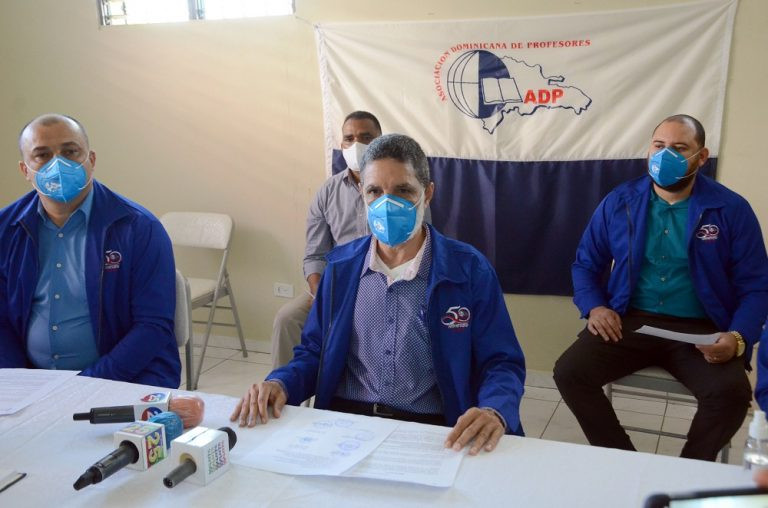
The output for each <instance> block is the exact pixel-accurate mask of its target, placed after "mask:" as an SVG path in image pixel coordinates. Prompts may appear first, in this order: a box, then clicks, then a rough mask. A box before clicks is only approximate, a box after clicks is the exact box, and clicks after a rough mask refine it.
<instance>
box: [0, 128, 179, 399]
mask: <svg viewBox="0 0 768 508" xmlns="http://www.w3.org/2000/svg"><path fill="white" fill-rule="evenodd" d="M19 149H20V151H21V156H22V161H20V162H19V167H20V169H21V173H22V174H23V175H24V178H25V179H27V180H28V181H29V182H30V183H31V185H32V187H33V188H34V190H33V191H32V192H30V193H29V194H27V195H25V196H23V197H22V198H21V199H19V200H18V201H16V202H15V203H12V204H11V205H10V206H8V207H6V208H5V209H3V210H0V368H4V367H29V368H41V369H66V370H79V371H81V372H80V374H81V375H84V376H92V377H100V378H105V379H114V380H118V381H129V382H133V383H142V384H148V385H155V386H164V387H168V388H177V387H178V386H179V378H180V374H181V362H180V361H179V351H178V348H177V346H176V340H175V338H174V333H173V320H174V309H175V302H176V299H175V268H174V262H173V251H172V249H171V242H170V239H169V238H168V235H167V234H166V233H165V230H164V229H163V227H162V226H161V225H160V222H159V221H158V220H157V219H156V218H155V217H154V216H152V214H151V213H149V212H148V211H147V210H145V209H144V208H142V207H140V206H139V205H137V204H136V203H133V202H132V201H129V200H127V199H125V198H123V197H122V196H119V195H117V194H115V193H113V192H112V191H110V190H109V189H107V188H106V187H105V186H104V185H101V184H100V183H98V182H96V181H95V180H93V170H94V165H95V163H96V154H95V153H94V152H93V151H91V150H90V148H89V143H88V137H87V135H86V133H85V129H83V126H82V125H81V124H80V123H79V122H78V121H77V120H75V119H74V118H71V117H68V116H64V115H58V114H46V115H42V116H40V117H37V118H35V119H34V120H32V121H31V122H30V123H29V124H27V125H26V126H25V127H24V129H23V130H22V132H21V135H20V137H19Z"/></svg>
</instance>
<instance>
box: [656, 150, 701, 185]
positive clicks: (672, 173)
mask: <svg viewBox="0 0 768 508" xmlns="http://www.w3.org/2000/svg"><path fill="white" fill-rule="evenodd" d="M700 151H701V150H699V152H700ZM699 152H696V153H695V154H693V155H691V157H695V156H696V155H697V154H698V153H699ZM691 157H688V158H687V159H686V158H685V157H683V156H682V154H681V153H680V152H678V151H677V150H675V149H674V148H669V147H667V148H662V149H661V150H659V151H658V152H656V153H655V154H653V155H651V158H650V159H648V174H649V175H651V178H652V179H653V181H654V182H656V184H657V185H658V186H659V187H670V186H672V185H674V184H676V183H677V182H679V181H680V180H682V179H683V178H689V177H691V176H693V174H694V173H695V171H694V173H691V174H690V175H686V173H687V172H688V159H690V158H691ZM697 171H698V170H697Z"/></svg>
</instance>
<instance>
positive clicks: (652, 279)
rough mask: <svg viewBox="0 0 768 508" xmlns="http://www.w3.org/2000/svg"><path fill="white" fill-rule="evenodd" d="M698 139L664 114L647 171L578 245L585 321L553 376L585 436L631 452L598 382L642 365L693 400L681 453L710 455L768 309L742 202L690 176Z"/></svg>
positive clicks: (612, 198)
mask: <svg viewBox="0 0 768 508" xmlns="http://www.w3.org/2000/svg"><path fill="white" fill-rule="evenodd" d="M704 141H705V134H704V128H703V127H702V125H701V123H700V122H699V121H698V120H696V119H695V118H693V117H690V116H688V115H675V116H672V117H669V118H667V119H665V120H664V121H662V122H661V123H660V124H659V125H658V126H657V127H656V129H655V130H654V132H653V137H652V140H651V145H650V147H649V150H648V175H646V176H643V177H641V178H638V179H635V180H632V181H629V182H626V183H624V184H622V185H620V186H619V187H617V188H616V189H614V190H613V191H612V192H611V193H610V194H608V196H606V198H605V199H604V200H603V202H602V203H600V205H599V207H598V208H597V210H596V211H595V213H594V215H593V216H592V220H591V221H590V223H589V225H588V226H587V229H586V231H585V232H584V235H583V236H582V239H581V242H580V244H579V248H578V250H577V252H576V261H575V262H574V264H573V270H572V275H573V287H574V302H575V303H576V306H577V307H578V308H579V310H580V312H581V315H582V317H583V318H586V319H587V326H586V327H585V328H584V330H583V331H582V332H581V333H580V334H579V336H578V339H577V340H576V342H574V343H573V344H572V345H571V347H569V348H568V349H567V350H566V351H565V352H564V353H563V355H562V356H561V357H560V359H558V361H557V363H556V364H555V369H554V377H555V382H556V383H557V386H558V388H559V389H560V392H561V394H562V395H563V400H564V401H565V402H566V404H567V405H568V407H569V408H570V409H571V411H573V413H574V415H575V416H576V419H577V420H578V421H579V425H581V428H582V430H583V431H584V434H585V435H586V436H587V439H588V440H589V442H590V443H591V444H593V445H597V446H605V447H610V448H620V449H625V450H634V446H633V445H632V442H631V440H630V439H629V436H628V435H627V433H626V432H625V431H624V429H622V427H621V425H620V423H619V421H618V419H617V418H616V413H615V412H614V410H613V407H612V406H611V403H610V401H609V400H608V398H607V397H606V396H605V394H604V393H603V390H602V387H603V386H604V385H605V384H606V383H610V382H612V381H615V380H616V379H619V378H621V377H624V376H626V375H628V374H631V373H633V372H635V371H637V370H640V369H642V368H645V367H649V366H660V367H662V368H664V369H666V370H667V371H669V372H670V373H671V374H672V375H673V376H674V377H675V378H676V379H678V380H679V381H681V382H682V383H683V384H684V385H685V386H686V387H687V388H688V389H689V390H690V391H691V392H692V393H693V394H694V396H695V397H696V399H697V402H698V409H697V411H696V415H695V416H694V418H693V421H692V422H691V428H690V431H689V432H688V440H687V442H686V444H685V446H684V447H683V450H682V452H681V456H683V457H687V458H697V459H704V460H715V458H716V457H717V453H718V451H719V450H720V449H721V448H722V447H723V446H724V445H725V444H726V443H727V442H728V441H729V440H730V439H731V437H732V436H733V434H734V433H735V432H736V430H738V428H739V426H740V425H741V424H742V422H743V420H744V416H745V414H746V412H747V409H748V407H749V403H750V400H751V398H752V396H751V395H752V394H751V388H750V385H749V381H748V380H747V376H746V373H745V370H744V369H745V367H747V366H748V365H749V359H750V356H751V353H752V346H753V345H754V344H755V343H756V341H757V339H758V337H759V336H760V328H761V325H762V323H763V321H764V320H765V316H766V314H767V313H768V258H767V257H766V252H765V245H764V244H763V239H762V234H761V230H760V225H759V224H758V222H757V218H756V217H755V214H754V212H753V211H752V209H751V208H750V206H749V204H748V203H747V202H746V200H745V199H744V198H742V197H741V196H739V195H738V194H736V193H734V192H733V191H730V190H728V189H727V188H725V187H724V186H723V185H721V184H719V183H717V182H715V181H714V180H712V179H710V178H707V177H706V176H704V175H700V174H698V170H699V169H700V168H701V167H702V166H703V165H704V163H705V162H706V161H707V157H708V156H709V151H708V150H707V148H706V147H705V143H704ZM606 276H607V277H606ZM643 325H648V326H653V327H657V328H663V329H666V330H672V331H676V332H685V333H695V334H717V339H716V342H715V343H714V344H712V345H707V346H694V345H692V344H689V343H686V342H678V341H673V340H668V339H662V338H659V337H655V336H651V335H646V334H640V333H637V330H638V329H639V328H640V327H641V326H643Z"/></svg>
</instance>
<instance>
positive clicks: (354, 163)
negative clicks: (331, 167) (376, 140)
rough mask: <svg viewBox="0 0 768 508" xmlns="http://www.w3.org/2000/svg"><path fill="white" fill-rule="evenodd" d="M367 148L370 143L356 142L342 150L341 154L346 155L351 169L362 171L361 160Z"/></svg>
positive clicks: (345, 157) (345, 159)
mask: <svg viewBox="0 0 768 508" xmlns="http://www.w3.org/2000/svg"><path fill="white" fill-rule="evenodd" d="M366 148H368V145H365V144H363V143H357V142H355V143H353V144H352V146H350V147H349V148H344V149H342V150H341V154H342V155H343V156H344V161H345V162H346V163H347V167H348V168H349V169H351V170H352V171H360V162H361V161H362V160H363V153H364V152H365V149H366Z"/></svg>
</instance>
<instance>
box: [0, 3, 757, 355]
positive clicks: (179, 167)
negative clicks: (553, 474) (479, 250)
mask: <svg viewBox="0 0 768 508" xmlns="http://www.w3.org/2000/svg"><path fill="white" fill-rule="evenodd" d="M679 1H680V0H613V1H611V0H572V1H566V0H548V1H545V0H517V1H515V2H510V1H506V0H475V1H473V2H463V1H457V0H447V1H446V0H423V1H420V2H414V1H412V0H409V1H406V0H390V1H387V2H372V1H371V2H365V1H358V2H343V1H340V0H297V1H296V9H297V13H296V14H297V16H296V17H281V18H273V19H252V20H237V21H211V22H194V23H182V24H169V25H145V26H128V27H110V28H100V27H99V25H98V10H97V6H96V0H66V1H61V0H35V1H29V0H9V1H6V2H3V11H4V12H3V16H2V17H0V69H2V78H0V118H2V119H3V121H2V122H0V161H2V165H3V166H4V167H5V168H6V170H5V171H4V172H3V173H2V174H0V204H7V203H10V202H11V201H13V200H14V199H15V198H16V197H18V196H19V195H20V194H21V193H23V192H25V191H26V190H27V185H26V182H25V181H24V180H23V179H22V177H21V176H20V175H19V173H18V170H17V161H18V158H19V157H18V152H17V149H16V137H17V135H18V130H19V129H20V128H21V127H22V125H24V123H25V122H27V121H28V120H29V119H31V118H32V117H34V116H35V115H38V114H40V113H43V112H49V111H56V112H62V113H67V114H70V115H73V116H75V117H77V118H78V119H79V120H81V121H82V122H83V123H84V124H85V126H86V127H87V129H88V130H89V134H90V137H91V145H92V148H93V149H94V150H95V151H96V154H97V164H96V169H97V178H99V179H100V180H101V181H102V182H104V183H106V184H107V185H109V186H110V187H112V188H113V189H114V190H116V191H118V192H120V193H122V194H124V195H126V196H129V197H130V198H132V199H134V200H136V201H138V202H140V203H141V204H143V205H144V206H146V207H147V208H149V209H150V210H152V211H153V212H154V213H155V214H157V215H161V214H162V213H164V212H166V211H170V210H201V211H219V212H224V213H228V214H230V215H232V216H233V217H234V219H235V222H236V236H235V240H234V245H233V248H234V250H233V257H232V259H231V263H230V271H231V274H232V278H233V285H234V290H235V293H236V295H237V296H238V300H239V306H240V307H241V310H242V314H243V321H244V326H245V332H246V335H247V337H248V338H250V339H260V340H266V339H267V338H268V337H269V333H270V329H271V323H272V317H273V316H274V313H275V311H276V310H277V309H278V308H279V306H280V305H281V304H282V303H284V302H285V300H282V299H279V298H275V297H273V296H272V283H273V282H275V281H282V282H289V283H292V284H294V285H295V286H296V289H297V291H301V289H302V288H303V280H302V275H301V258H302V252H303V243H304V219H305V214H306V210H307V207H308V205H309V201H310V199H311V197H312V195H313V194H314V191H315V189H316V188H317V187H318V186H319V185H320V183H321V182H322V180H323V178H324V168H323V161H324V154H323V148H322V141H323V139H322V128H321V127H322V105H321V102H320V89H319V80H318V74H317V59H316V52H315V42H314V34H313V30H312V26H311V23H310V21H311V22H318V21H375V20H399V19H401V20H423V19H449V18H452V19H462V18H473V17H475V18H487V17H495V16H522V15H539V14H541V15H545V14H558V13H568V12H589V11H594V10H606V9H618V8H629V7H638V6H648V5H663V4H668V3H677V2H679ZM307 20H308V21H307ZM766 26H768V2H764V1H763V0H742V1H741V3H740V6H739V11H738V14H737V19H736V29H735V36H734V41H733V48H732V60H731V70H730V73H729V80H728V96H727V101H726V110H725V123H724V128H725V130H724V137H723V144H722V150H721V153H720V157H721V165H720V171H721V172H720V178H721V180H722V181H723V182H724V183H725V184H726V185H728V186H730V187H732V188H733V189H735V190H736V191H737V192H740V193H742V194H743V195H744V196H745V197H747V199H749V201H750V202H751V203H752V205H753V206H754V208H755V210H756V212H757V213H758V216H759V217H760V218H761V219H762V222H763V226H764V228H765V227H766V225H768V197H766V193H765V189H766V177H765V176H764V174H763V172H764V168H763V167H761V166H762V162H763V161H762V157H761V154H762V146H761V145H762V144H763V143H764V140H763V137H764V136H763V135H762V129H763V128H764V127H765V118H766V116H768V115H766V112H767V111H766V110H767V108H768V106H766V100H765V98H764V97H763V96H762V95H761V90H762V89H763V88H764V87H763V84H764V83H766V82H768V66H766V65H765V55H766V52H767V51H768V33H766V29H765V27H766ZM670 58H677V59H679V58H685V55H684V54H676V53H675V52H674V49H671V50H670ZM692 79H695V76H693V77H692ZM764 231H766V229H764ZM181 261H182V263H184V264H187V265H190V264H191V265H192V269H191V270H190V269H189V268H188V272H189V273H190V274H192V275H194V274H195V273H198V274H203V272H204V268H205V267H206V266H208V264H209V261H211V259H210V258H208V257H206V256H192V255H190V254H188V253H181ZM507 303H508V305H509V308H510V312H511V315H512V318H513V321H514V322H515V326H516V328H517V331H518V334H519V336H520V339H521V342H522V344H523V349H524V350H525V353H526V356H527V360H528V366H529V368H534V369H539V370H551V368H552V365H553V363H554V361H555V359H556V358H557V356H558V355H559V354H560V352H562V350H563V349H564V348H565V347H566V346H567V344H569V343H570V342H571V340H572V339H573V337H574V336H575V334H576V332H577V330H578V329H579V327H580V326H581V325H580V323H579V321H578V319H577V313H576V310H575V307H573V305H572V304H571V302H570V299H568V298H559V297H545V296H509V297H508V298H507Z"/></svg>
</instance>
